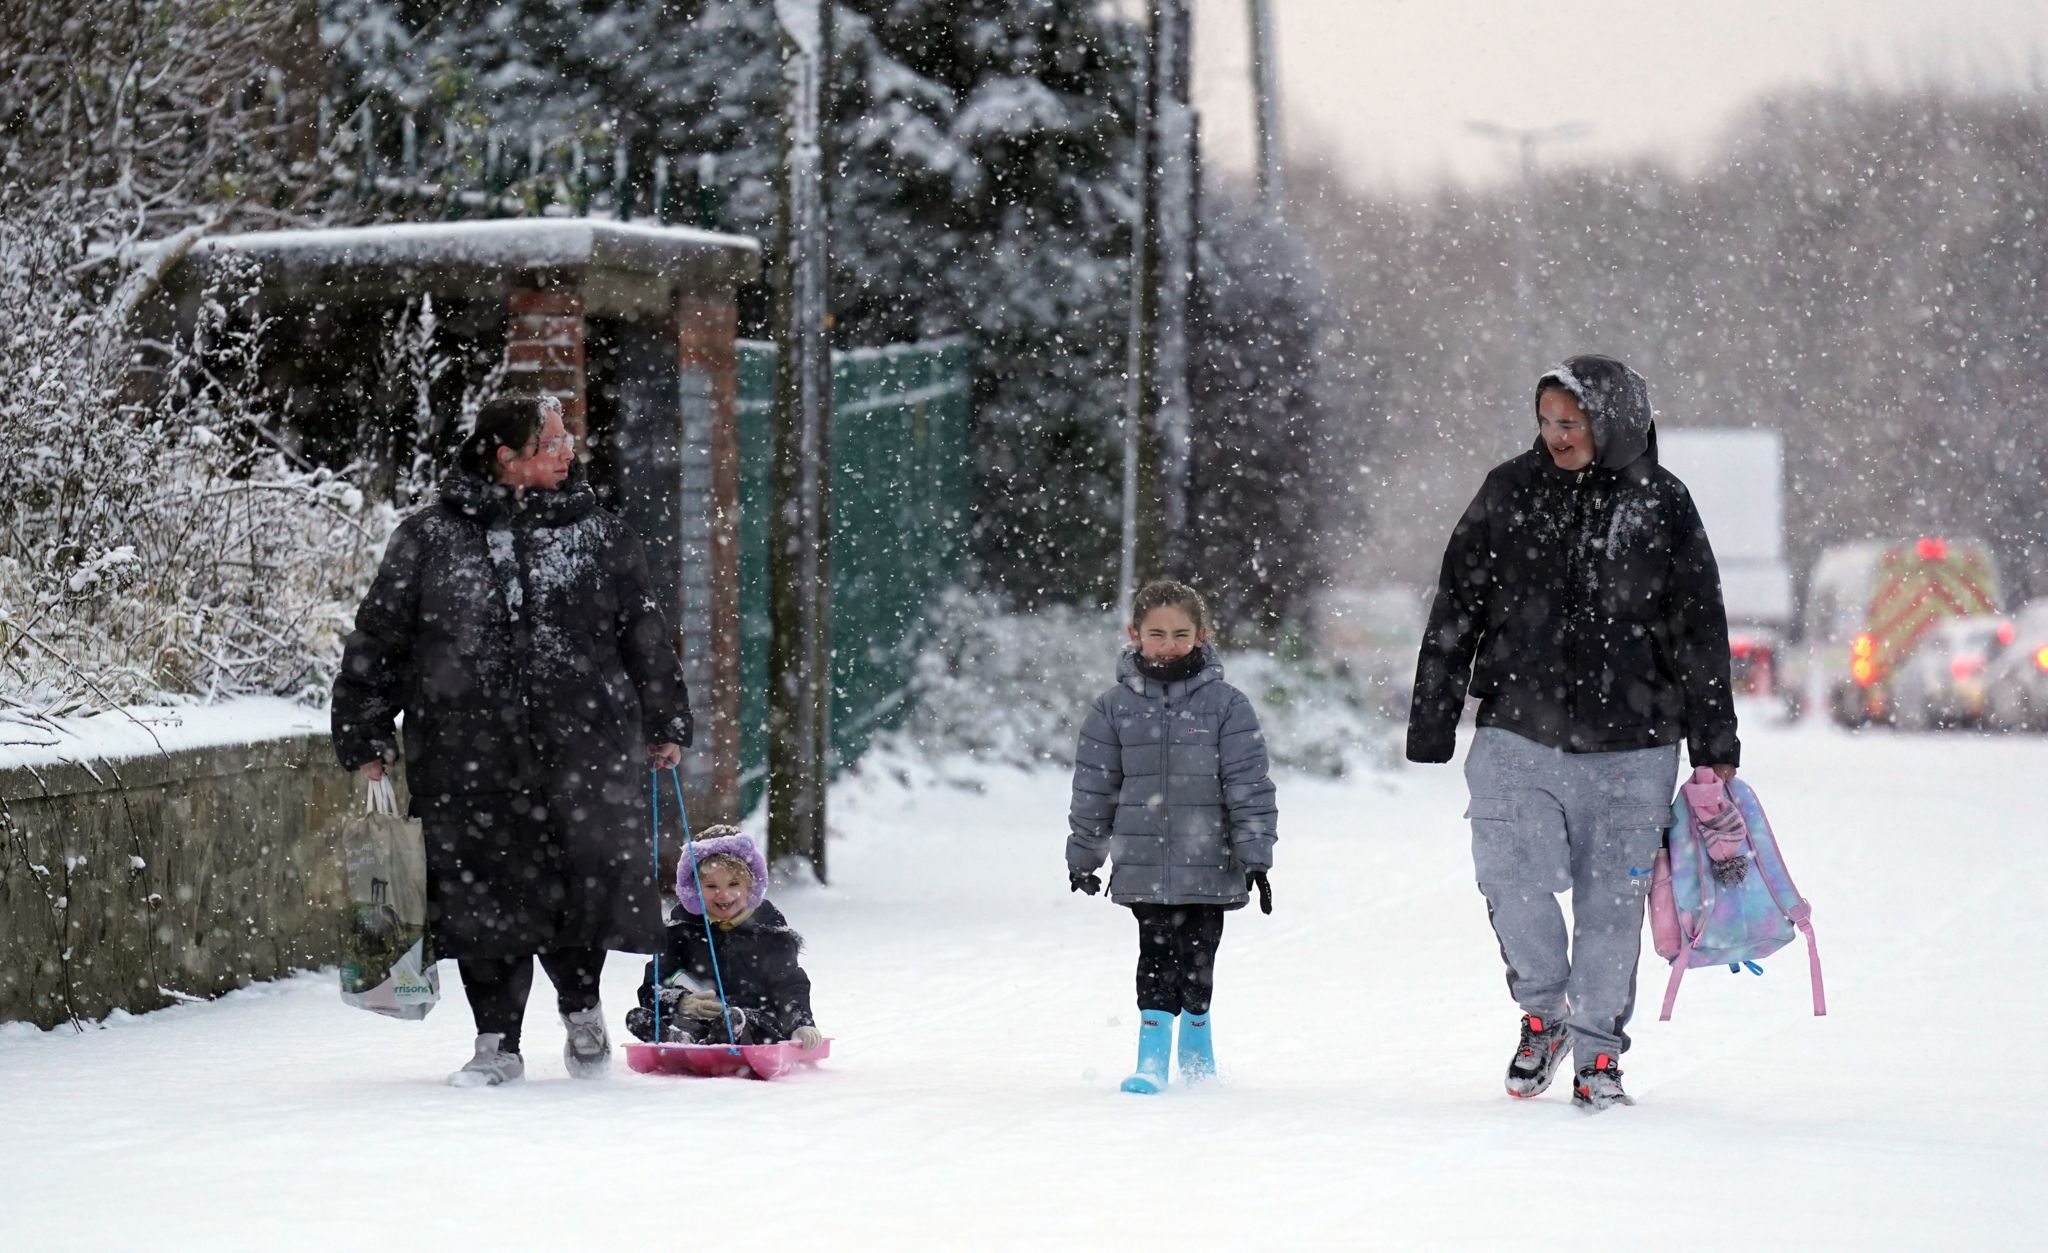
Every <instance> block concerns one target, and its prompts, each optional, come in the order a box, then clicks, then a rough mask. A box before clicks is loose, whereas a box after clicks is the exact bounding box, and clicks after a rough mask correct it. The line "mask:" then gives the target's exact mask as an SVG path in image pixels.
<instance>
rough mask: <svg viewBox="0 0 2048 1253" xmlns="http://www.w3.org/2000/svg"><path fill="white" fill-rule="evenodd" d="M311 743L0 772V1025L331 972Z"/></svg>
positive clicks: (317, 766)
mask: <svg viewBox="0 0 2048 1253" xmlns="http://www.w3.org/2000/svg"><path fill="white" fill-rule="evenodd" d="M361 804H362V796H361V791H360V785H357V784H356V783H355V782H354V780H353V779H351V777H350V776H348V775H346V774H343V773H342V772H341V770H340V769H339V768H337V767H336V766H335V764H334V754H333V750H332V749H331V748H330V747H329V745H328V741H327V738H326V737H325V736H320V735H303V736H297V737H293V738H289V739H279V740H270V741H265V742H260V743H255V744H236V745H229V746H225V747H217V748H202V749H190V750H182V751H175V752H170V753H165V754H159V755H153V756H147V757H137V758H132V759H128V760H123V761H114V762H108V761H95V762H92V763H91V764H90V766H82V765H72V764H64V765H55V766H39V767H36V768H34V769H28V768H24V767H13V768H8V769H0V842H4V843H0V1022H10V1021H25V1022H32V1023H35V1024H37V1025H38V1026H43V1027H52V1026H56V1025H58V1024H60V1023H64V1022H67V1021H72V1020H90V1019H98V1018H103V1017H105V1016H106V1015H107V1014H108V1013H109V1012H111V1011H113V1010H116V1009H124V1010H128V1011H131V1012H141V1011H144V1010H150V1009H157V1008H160V1007H162V1006H164V1005H168V1004H171V1003H172V1002H174V1001H176V1000H178V999H180V998H183V997H213V996H218V995H220V994H222V993H224V992H228V991H230V990H232V989H234V988H238V987H242V986H244V985H246V984H249V983H252V982H254V981H256V980H259V979H271V978H276V977H279V976H281V975H284V974H287V973H289V972H290V971H292V970H294V969H298V968H304V967H317V966H322V965H331V964H334V963H336V962H337V961H338V960H339V959H340V951H341V938H342V926H343V921H344V918H345V907H346V898H345V892H344V885H343V882H342V871H341V858H340V855H339V851H338V848H337V846H336V834H337V831H338V827H339V824H340V822H341V820H342V819H343V818H344V817H346V816H347V815H348V814H349V813H351V812H354V811H355V810H357V809H358V808H360V806H361Z"/></svg>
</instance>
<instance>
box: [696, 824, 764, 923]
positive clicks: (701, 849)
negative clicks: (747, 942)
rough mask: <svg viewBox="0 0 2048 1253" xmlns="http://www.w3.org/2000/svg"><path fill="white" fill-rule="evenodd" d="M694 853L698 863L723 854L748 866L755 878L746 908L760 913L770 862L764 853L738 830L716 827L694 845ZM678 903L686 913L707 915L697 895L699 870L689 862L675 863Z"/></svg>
mask: <svg viewBox="0 0 2048 1253" xmlns="http://www.w3.org/2000/svg"><path fill="white" fill-rule="evenodd" d="M691 852H692V853H693V854H694V855H695V860H696V862H697V863H699V864H701V863H702V862H703V861H704V859H705V858H706V857H711V856H714V855H716V854H719V853H724V854H725V855H726V856H728V857H737V858H739V859H740V860H741V861H743V862H745V863H747V869H748V870H750V871H752V872H753V874H754V887H753V890H752V891H750V892H748V893H747V908H748V909H757V908H759V907H760V904H761V902H762V901H764V900H766V899H767V898H768V862H767V861H766V860H765V859H764V858H763V857H762V856H761V850H760V849H758V848H755V847H754V842H753V841H752V840H750V839H748V838H747V837H746V836H744V835H741V834H740V830H739V828H738V827H732V826H717V827H712V828H711V829H710V830H709V831H706V832H705V833H704V838H703V839H700V840H697V841H695V842H694V843H693V844H692V845H691ZM676 900H678V901H680V902H681V903H682V906H683V908H684V909H686V910H688V911H689V912H690V913H693V914H702V913H703V912H704V898H703V897H701V896H699V895H698V894H697V875H696V866H694V865H692V864H691V863H690V862H689V861H679V862H677V863H676Z"/></svg>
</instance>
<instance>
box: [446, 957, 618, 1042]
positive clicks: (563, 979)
mask: <svg viewBox="0 0 2048 1253" xmlns="http://www.w3.org/2000/svg"><path fill="white" fill-rule="evenodd" d="M605 952H606V950H604V949H601V948H562V949H556V950H555V951H554V952H552V953H539V954H529V955H528V956H525V957H485V958H479V959H476V960H471V961H459V962H456V963H455V968H456V969H457V970H460V971H461V972H462V990H463V992H464V993H465V994H466V995H467V996H468V997H469V1012H470V1013H472V1014H474V1015H476V1033H477V1034H478V1035H489V1034H491V1033H492V1032H497V1033H498V1034H500V1035H503V1036H504V1037H505V1038H504V1040H503V1041H501V1042H500V1043H499V1045H498V1047H499V1048H500V1049H501V1050H503V1051H504V1052H507V1053H517V1052H518V1051H519V1026H520V1024H521V1023H522V1022H524V1021H525V1020H526V998H527V996H528V995H529V994H530V993H531V992H532V991H533V961H534V957H536V956H538V957H539V958H540V964H541V968H542V969H544V970H546V971H547V972H548V978H549V979H552V980H553V981H554V984H555V1000H556V1003H557V1005H558V1006H559V1007H560V1008H561V1011H562V1012H563V1013H565V1014H573V1013H576V1012H577V1011H579V1010H585V1009H591V1008H594V1007H595V1006H596V1005H597V983H598V976H600V975H602V974H603V973H604V957H605Z"/></svg>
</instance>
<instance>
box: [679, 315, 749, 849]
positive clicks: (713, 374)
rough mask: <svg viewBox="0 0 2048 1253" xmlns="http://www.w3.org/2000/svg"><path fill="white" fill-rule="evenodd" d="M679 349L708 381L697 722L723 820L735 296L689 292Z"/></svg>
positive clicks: (732, 717)
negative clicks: (707, 646)
mask: <svg viewBox="0 0 2048 1253" xmlns="http://www.w3.org/2000/svg"><path fill="white" fill-rule="evenodd" d="M676 325H677V341H676V351H677V357H678V360H679V363H680V364H681V367H682V368H683V369H684V370H685V371H703V372H704V373H705V374H707V375H708V376H709V377H710V380H711V419H712V420H711V494H712V502H713V503H712V512H711V605H710V617H711V653H712V661H713V679H712V684H711V691H710V692H708V693H706V696H707V697H708V699H707V701H706V705H707V706H708V712H709V713H710V716H709V717H700V718H699V719H698V723H697V725H698V726H699V727H703V728H705V729H706V731H707V732H708V736H707V741H708V742H706V743H705V748H706V749H708V750H709V751H710V752H711V753H712V754H713V757H714V760H715V762H716V766H715V772H716V774H715V782H714V785H713V786H714V789H715V792H716V794H717V796H718V797H719V798H720V807H721V809H722V811H724V812H722V813H721V814H720V818H721V820H723V821H728V822H734V821H738V819H739V813H738V809H739V795H740V787H739V776H740V725H739V724H740V577H739V551H740V545H739V541H740V534H739V502H740V450H739V428H738V426H737V425H736V420H735V414H736V411H737V406H738V404H739V345H738V335H739V315H738V310H737V309H736V308H735V307H734V305H733V303H732V302H731V300H730V299H725V300H719V299H704V298H700V297H694V296H689V295H685V296H684V297H683V298H682V300H681V301H680V302H679V303H678V305H677V310H676Z"/></svg>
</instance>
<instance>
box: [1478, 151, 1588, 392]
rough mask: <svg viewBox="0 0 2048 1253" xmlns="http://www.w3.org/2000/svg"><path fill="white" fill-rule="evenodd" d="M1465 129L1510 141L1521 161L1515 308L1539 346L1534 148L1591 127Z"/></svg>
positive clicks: (1530, 338)
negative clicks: (1532, 221) (1533, 219)
mask: <svg viewBox="0 0 2048 1253" xmlns="http://www.w3.org/2000/svg"><path fill="white" fill-rule="evenodd" d="M1465 129H1466V130H1468V131H1470V132H1472V133H1473V134H1475V135H1480V136H1483V137H1485V138H1487V139H1492V140H1498V141H1500V142H1503V143H1510V144H1513V145H1514V147H1515V150H1516V153H1517V155H1518V157H1519V160H1520V170H1521V180H1522V182H1521V203H1520V205H1519V206H1518V207H1517V209H1516V212H1515V307H1516V308H1517V309H1519V310H1520V311H1521V317H1522V335H1523V338H1524V340H1525V341H1526V343H1527V344H1528V346H1529V348H1530V350H1531V351H1532V352H1533V351H1537V350H1539V349H1540V348H1541V347H1542V344H1541V342H1540V341H1541V339H1542V336H1543V332H1542V328H1541V324H1540V322H1539V320H1538V317H1537V306H1536V290H1535V288H1536V263H1537V258H1536V236H1535V231H1534V229H1533V225H1532V223H1531V219H1532V218H1533V217H1534V216H1535V213H1536V149H1537V148H1538V147H1539V146H1541V145H1543V144H1546V143H1551V142H1553V141H1556V140H1561V139H1577V138H1579V137H1581V136H1583V135H1584V134H1586V132H1587V131H1588V130H1590V129H1591V128H1590V127H1588V126H1587V125H1586V124H1585V123H1584V122H1560V123H1558V124H1557V125H1555V126H1502V125H1501V124H1500V123H1498V122H1487V121H1479V120H1472V121H1467V122H1466V123H1465Z"/></svg>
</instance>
